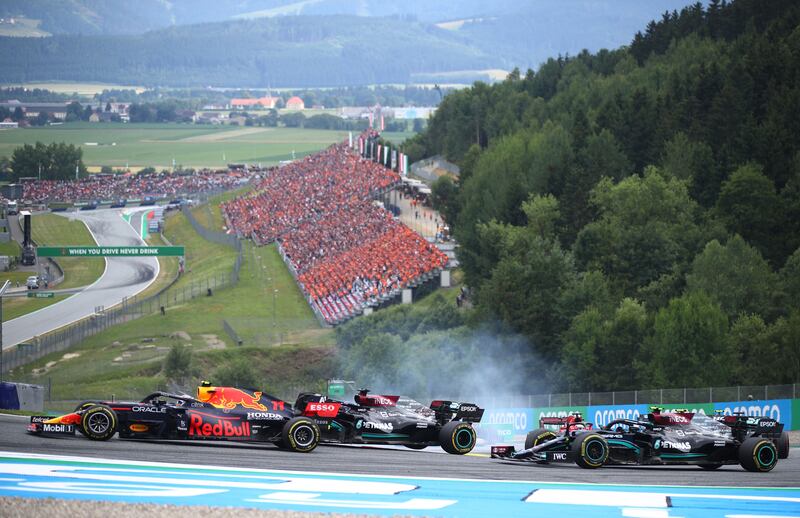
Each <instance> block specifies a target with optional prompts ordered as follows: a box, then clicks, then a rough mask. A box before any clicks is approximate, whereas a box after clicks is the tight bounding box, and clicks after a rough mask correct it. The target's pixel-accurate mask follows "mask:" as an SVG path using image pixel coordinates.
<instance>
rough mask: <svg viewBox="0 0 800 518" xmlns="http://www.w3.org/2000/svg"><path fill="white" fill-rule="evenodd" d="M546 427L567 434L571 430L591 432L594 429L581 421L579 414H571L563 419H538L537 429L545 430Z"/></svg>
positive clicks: (591, 425)
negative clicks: (557, 428)
mask: <svg viewBox="0 0 800 518" xmlns="http://www.w3.org/2000/svg"><path fill="white" fill-rule="evenodd" d="M546 426H558V427H559V429H563V430H565V431H568V432H569V431H571V430H591V429H592V428H593V427H594V425H593V424H592V423H587V422H585V421H584V420H583V416H582V415H581V414H580V412H573V413H571V414H570V415H567V416H563V417H540V418H539V428H545V427H546Z"/></svg>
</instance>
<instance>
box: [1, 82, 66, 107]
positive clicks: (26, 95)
mask: <svg viewBox="0 0 800 518" xmlns="http://www.w3.org/2000/svg"><path fill="white" fill-rule="evenodd" d="M71 98H72V96H71V95H67V94H62V93H59V92H53V91H51V90H47V89H44V88H23V87H21V86H12V87H9V88H0V100H2V101H10V100H12V99H14V100H17V101H19V102H27V103H38V102H57V101H69V100H70V99H71Z"/></svg>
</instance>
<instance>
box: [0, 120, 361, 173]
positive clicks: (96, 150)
mask: <svg viewBox="0 0 800 518" xmlns="http://www.w3.org/2000/svg"><path fill="white" fill-rule="evenodd" d="M346 138H347V132H346V131H325V130H306V129H296V128H257V127H255V128H253V127H239V126H210V125H209V126H198V125H190V124H125V123H94V124H93V123H88V122H77V123H68V124H63V125H59V126H49V127H44V128H21V129H17V130H13V131H12V130H9V131H0V156H2V155H6V156H11V154H12V152H13V151H14V148H16V147H18V146H21V145H23V144H33V143H35V142H37V141H40V142H44V143H46V144H47V143H51V142H66V143H67V144H75V145H77V146H80V147H81V148H82V149H83V161H84V163H85V164H87V165H88V166H103V165H108V166H112V167H125V166H126V165H127V166H129V167H131V168H140V167H144V166H153V167H156V168H171V167H172V161H173V159H175V163H176V164H179V165H182V166H185V167H224V166H226V165H227V164H229V163H234V162H246V163H250V164H258V163H261V164H262V165H263V166H267V165H274V164H277V163H278V162H279V161H281V160H289V159H291V158H292V152H293V151H294V154H295V157H296V158H300V157H303V156H305V155H308V154H311V153H313V152H315V151H318V150H320V149H323V148H325V147H327V146H329V145H330V144H333V143H334V142H341V141H343V140H345V139H346ZM87 142H91V143H97V144H98V145H92V146H87V145H86V143H87ZM114 144H115V145H114Z"/></svg>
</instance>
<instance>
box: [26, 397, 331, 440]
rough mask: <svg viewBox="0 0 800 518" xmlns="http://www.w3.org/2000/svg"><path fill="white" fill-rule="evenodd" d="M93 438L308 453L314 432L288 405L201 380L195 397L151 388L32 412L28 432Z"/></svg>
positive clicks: (312, 425) (315, 436) (307, 420)
mask: <svg viewBox="0 0 800 518" xmlns="http://www.w3.org/2000/svg"><path fill="white" fill-rule="evenodd" d="M76 430H77V431H78V432H79V433H81V434H83V435H85V436H86V437H88V438H89V439H93V440H96V441H106V440H108V439H110V438H112V437H113V436H114V434H119V437H120V438H121V439H200V440H207V439H215V440H229V441H231V440H232V441H264V442H272V443H274V444H276V445H277V446H279V447H281V448H286V449H289V450H292V451H297V452H304V453H305V452H310V451H312V450H313V449H314V448H316V446H317V444H318V443H319V440H320V430H319V427H318V426H317V424H316V423H315V422H314V421H313V419H310V418H309V417H304V416H298V415H296V413H295V411H294V409H292V406H291V405H290V404H289V403H286V402H284V401H281V400H280V399H277V398H274V397H272V396H269V395H267V394H262V393H261V392H257V391H250V390H243V389H238V388H234V387H213V386H211V385H210V384H209V383H208V382H203V383H202V384H201V386H199V387H198V388H197V396H196V397H192V396H189V395H186V394H170V393H166V392H154V393H153V394H150V395H148V396H147V397H145V398H144V399H142V400H141V401H137V402H120V401H85V402H83V403H81V404H79V405H78V406H77V408H75V411H74V412H72V413H70V414H66V415H62V416H59V417H50V416H33V417H31V423H30V425H29V426H28V431H29V432H31V433H34V434H45V435H47V434H60V435H63V434H67V435H74V433H75V431H76Z"/></svg>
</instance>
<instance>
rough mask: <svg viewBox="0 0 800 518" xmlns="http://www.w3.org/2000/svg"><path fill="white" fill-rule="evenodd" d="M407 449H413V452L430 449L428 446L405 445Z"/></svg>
mask: <svg viewBox="0 0 800 518" xmlns="http://www.w3.org/2000/svg"><path fill="white" fill-rule="evenodd" d="M403 446H405V447H406V448H411V449H412V450H424V449H425V448H427V447H428V445H427V444H404V445H403Z"/></svg>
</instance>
